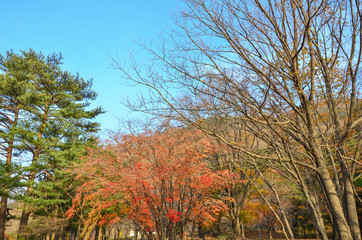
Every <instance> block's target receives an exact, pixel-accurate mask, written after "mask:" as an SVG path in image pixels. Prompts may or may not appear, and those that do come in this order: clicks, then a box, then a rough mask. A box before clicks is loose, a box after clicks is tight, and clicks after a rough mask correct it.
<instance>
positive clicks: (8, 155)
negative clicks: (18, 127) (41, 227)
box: [0, 115, 17, 240]
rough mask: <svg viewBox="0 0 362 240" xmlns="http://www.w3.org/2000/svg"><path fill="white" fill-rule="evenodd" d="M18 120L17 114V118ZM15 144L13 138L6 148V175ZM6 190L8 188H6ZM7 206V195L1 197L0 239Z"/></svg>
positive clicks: (1, 239) (3, 235)
mask: <svg viewBox="0 0 362 240" xmlns="http://www.w3.org/2000/svg"><path fill="white" fill-rule="evenodd" d="M15 121H17V115H16V120H15ZM13 145H14V141H13V140H11V141H10V142H9V146H8V148H7V150H6V165H5V177H6V176H9V175H10V174H11V173H10V166H11V159H12V157H13ZM4 191H5V192H6V191H7V189H4ZM7 207H8V198H7V196H2V197H1V205H0V240H4V239H5V227H6V213H7Z"/></svg>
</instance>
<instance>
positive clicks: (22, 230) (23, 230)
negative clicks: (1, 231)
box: [18, 206, 31, 240]
mask: <svg viewBox="0 0 362 240" xmlns="http://www.w3.org/2000/svg"><path fill="white" fill-rule="evenodd" d="M30 214H31V212H30V210H29V209H28V207H27V206H24V209H23V211H22V213H21V219H20V224H19V230H18V240H24V239H26V237H27V234H28V221H29V217H30Z"/></svg>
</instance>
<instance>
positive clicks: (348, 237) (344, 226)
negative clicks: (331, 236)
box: [319, 161, 353, 240]
mask: <svg viewBox="0 0 362 240" xmlns="http://www.w3.org/2000/svg"><path fill="white" fill-rule="evenodd" d="M319 164H321V165H322V166H321V167H320V170H321V171H320V173H319V174H320V177H321V183H322V184H323V187H324V189H325V191H326V195H327V198H328V201H329V202H330V205H331V211H332V217H333V220H334V222H335V223H336V226H337V228H338V235H339V238H340V239H343V240H353V238H352V234H351V231H350V228H349V226H348V223H347V221H346V218H345V216H344V212H343V208H342V204H341V202H340V199H339V198H338V194H337V191H336V189H335V186H334V184H333V182H332V179H331V178H330V175H329V172H328V169H327V167H326V166H325V163H324V162H323V161H319Z"/></svg>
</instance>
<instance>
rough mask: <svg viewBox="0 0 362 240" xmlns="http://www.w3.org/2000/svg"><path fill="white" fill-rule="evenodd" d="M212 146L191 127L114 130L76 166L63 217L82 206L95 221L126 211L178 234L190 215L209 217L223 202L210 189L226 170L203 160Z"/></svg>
mask: <svg viewBox="0 0 362 240" xmlns="http://www.w3.org/2000/svg"><path fill="white" fill-rule="evenodd" d="M216 150H217V149H216V147H215V146H214V145H213V144H212V141H210V139H209V138H208V137H206V136H205V135H204V134H202V133H201V132H200V131H196V130H194V129H193V130H187V129H177V128H168V129H167V130H165V131H158V132H157V131H150V130H149V131H146V132H144V133H142V134H139V135H135V134H133V135H122V134H117V135H115V136H113V139H112V140H111V141H108V142H107V143H106V144H105V145H104V146H103V147H102V148H99V149H96V150H90V154H89V156H88V157H87V159H85V160H86V161H85V162H84V163H83V164H82V165H81V166H79V167H78V168H76V169H75V171H76V172H77V175H78V178H79V179H82V181H83V185H82V186H81V187H80V188H79V189H78V191H77V195H76V197H75V198H74V200H73V206H72V208H71V209H69V211H68V217H72V216H73V215H74V214H76V213H77V212H80V211H82V208H83V209H84V206H87V207H88V208H90V209H91V210H90V211H89V212H88V216H87V218H88V219H98V217H99V222H98V224H106V223H107V222H110V221H111V222H112V223H113V222H115V221H118V219H119V218H120V217H121V216H124V215H127V216H128V217H129V218H130V219H133V220H134V221H135V223H137V224H138V225H139V226H140V227H142V228H143V230H144V231H156V232H157V233H158V234H161V232H162V231H163V229H172V228H173V229H177V231H178V233H179V234H183V229H184V227H185V225H186V223H187V222H188V221H189V220H190V219H192V220H195V219H197V220H198V221H205V222H207V221H214V220H216V219H214V216H215V214H216V213H218V212H219V211H221V210H223V209H225V205H224V204H223V203H222V202H221V201H219V200H215V199H213V198H212V194H213V192H214V191H215V190H217V189H218V188H221V187H225V185H227V184H228V182H230V173H229V172H228V171H218V172H212V171H211V170H210V169H209V168H208V167H207V166H206V164H205V161H203V160H204V159H205V157H207V156H208V155H209V154H213V153H215V151H216ZM96 217H97V218H96ZM90 221H92V220H90ZM159 236H160V235H159Z"/></svg>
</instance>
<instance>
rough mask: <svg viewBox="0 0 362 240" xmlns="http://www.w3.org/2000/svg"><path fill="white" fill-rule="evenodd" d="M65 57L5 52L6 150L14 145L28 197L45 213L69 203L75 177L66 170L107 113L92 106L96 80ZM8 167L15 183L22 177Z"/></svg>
mask: <svg viewBox="0 0 362 240" xmlns="http://www.w3.org/2000/svg"><path fill="white" fill-rule="evenodd" d="M62 59H63V58H62V55H61V54H52V55H49V56H44V55H43V54H42V53H36V52H35V51H33V50H31V49H30V50H29V51H21V52H20V53H19V54H16V53H14V52H12V51H10V52H7V53H6V56H0V70H1V72H2V73H1V74H0V96H1V98H0V124H1V127H0V140H1V141H2V142H4V143H6V144H4V145H3V148H2V149H1V151H2V152H1V153H2V154H3V155H4V156H5V153H6V150H7V149H8V148H9V147H10V146H12V147H13V148H12V160H16V161H18V162H20V163H21V166H22V169H21V171H22V183H23V184H24V185H25V186H26V187H27V193H26V195H25V196H24V197H23V200H24V201H25V202H26V203H27V204H30V205H32V207H33V209H36V210H37V211H38V212H39V213H46V212H47V213H49V211H50V210H51V211H56V212H59V207H60V208H61V206H62V205H67V202H68V201H69V200H68V199H69V196H67V194H69V191H71V189H69V186H70V185H71V183H72V182H73V181H74V179H73V178H72V175H70V174H69V173H67V172H66V170H67V169H68V168H69V166H70V165H72V163H74V162H77V161H78V159H79V158H80V156H81V155H83V154H85V150H86V147H87V146H89V145H90V144H92V143H93V142H94V140H95V136H94V133H96V132H97V131H98V127H99V124H98V123H96V122H94V120H93V119H94V118H95V117H96V116H97V115H98V114H101V113H103V110H102V109H101V108H99V107H98V108H95V109H90V108H89V107H90V104H91V101H93V100H95V98H96V96H97V94H96V93H95V92H94V91H93V90H91V86H92V81H90V80H89V81H86V80H84V79H83V78H81V77H80V76H79V75H78V74H76V75H72V74H71V73H69V72H67V71H62V70H61V65H62ZM15 116H18V118H17V119H16V121H13V119H15ZM2 160H3V159H1V161H2ZM2 169H3V171H5V172H6V173H7V175H8V176H7V178H11V179H12V180H11V181H9V182H12V181H13V182H16V181H17V182H19V180H18V179H17V180H16V178H14V174H13V173H14V171H13V170H11V169H9V167H8V170H5V169H6V168H4V167H3V168H2ZM0 171H1V170H0ZM8 180H9V179H8ZM0 181H1V180H0ZM8 187H9V188H14V187H15V186H13V185H9V186H8ZM40 206H41V207H40ZM50 206H52V207H50ZM64 207H65V206H64ZM52 208H56V209H52ZM60 212H61V211H60Z"/></svg>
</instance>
